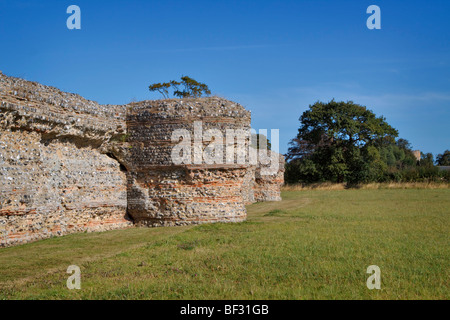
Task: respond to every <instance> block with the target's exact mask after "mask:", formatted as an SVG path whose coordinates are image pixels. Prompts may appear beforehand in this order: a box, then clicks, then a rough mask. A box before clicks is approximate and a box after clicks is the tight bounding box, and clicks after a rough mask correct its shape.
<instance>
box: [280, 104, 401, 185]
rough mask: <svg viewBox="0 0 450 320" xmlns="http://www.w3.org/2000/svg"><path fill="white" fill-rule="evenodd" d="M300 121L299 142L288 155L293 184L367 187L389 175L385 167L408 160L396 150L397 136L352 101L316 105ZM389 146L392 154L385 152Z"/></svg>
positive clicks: (382, 119)
mask: <svg viewBox="0 0 450 320" xmlns="http://www.w3.org/2000/svg"><path fill="white" fill-rule="evenodd" d="M299 120H300V124H301V125H300V128H299V130H298V134H297V137H296V138H294V139H292V140H291V142H290V147H289V150H288V153H287V155H286V158H287V160H288V166H287V168H286V177H287V180H288V182H297V181H298V180H304V181H305V180H306V181H310V182H312V181H325V180H327V181H336V182H343V181H348V182H360V181H366V180H370V179H371V178H372V176H374V175H378V174H379V173H380V172H382V171H384V170H386V167H387V164H386V162H388V161H390V162H392V163H394V162H396V161H397V159H398V158H401V157H405V155H404V151H403V155H402V153H401V151H400V150H403V149H402V148H401V147H398V146H396V145H395V138H396V137H397V135H398V132H397V130H396V129H394V128H393V127H391V126H390V125H389V124H388V123H387V122H386V119H385V118H384V117H377V116H376V115H375V114H374V113H373V112H372V111H371V110H369V109H367V108H366V107H364V106H361V105H358V104H355V103H353V102H352V101H348V102H337V101H334V100H332V101H330V102H328V103H323V102H316V103H315V104H313V105H310V106H309V109H308V110H307V111H305V112H304V113H303V114H302V116H301V117H300V119H299ZM405 141H406V140H399V143H400V144H405ZM406 143H407V142H406ZM385 146H390V148H391V149H390V150H384V149H383V147H385ZM394 149H395V150H394ZM395 153H397V154H395ZM289 180H290V181H289ZM292 180H294V181H292ZM295 180H297V181H295Z"/></svg>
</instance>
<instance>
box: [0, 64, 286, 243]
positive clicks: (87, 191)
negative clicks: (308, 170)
mask: <svg viewBox="0 0 450 320" xmlns="http://www.w3.org/2000/svg"><path fill="white" fill-rule="evenodd" d="M199 121H200V122H201V126H202V128H201V130H202V132H204V131H206V130H208V129H215V130H216V131H218V132H220V133H222V135H223V139H225V137H226V132H227V129H233V130H249V129H250V112H249V111H247V110H245V109H244V108H243V107H242V106H240V105H239V104H236V103H234V102H231V101H228V100H225V99H221V98H215V97H213V98H198V99H184V100H179V99H172V100H157V101H142V102H138V103H132V104H129V105H125V106H119V105H100V104H98V103H96V102H94V101H89V100H86V99H84V98H82V97H81V96H79V95H76V94H71V93H66V92H62V91H60V90H58V89H56V88H53V87H48V86H44V85H41V84H38V83H35V82H30V81H25V80H22V79H18V78H13V77H7V76H5V75H3V74H1V72H0V246H9V245H14V244H19V243H24V242H29V241H33V240H37V239H43V238H48V237H51V236H58V235H64V234H68V233H72V232H81V231H103V230H110V229H117V228H124V227H128V226H132V225H133V224H135V225H145V226H172V225H185V224H198V223H205V222H238V221H243V220H245V218H246V210H245V205H246V204H249V203H253V202H255V201H278V200H281V197H280V186H281V184H282V183H283V170H284V159H283V157H282V156H279V160H280V170H279V171H277V172H276V173H274V174H271V175H264V174H261V170H264V165H263V166H261V165H249V164H248V163H244V164H242V163H239V162H238V161H235V162H234V163H232V164H227V163H226V161H225V157H226V152H224V154H223V157H224V159H223V160H224V161H223V162H221V163H206V162H205V161H201V162H200V163H196V162H195V161H194V162H193V163H191V164H174V163H173V159H172V150H173V147H174V145H176V144H177V143H178V142H179V141H172V133H173V132H174V131H175V130H179V129H184V130H185V132H187V133H189V135H190V136H191V137H192V144H195V141H194V139H195V137H196V136H197V134H198V132H197V130H196V128H197V127H196V125H195V123H198V122H199ZM214 139H215V138H214ZM212 140H213V138H207V137H201V147H200V150H202V149H203V148H204V147H205V146H207V145H209V144H210V143H211V142H212ZM249 142H250V141H249V138H248V139H246V140H245V141H244V147H243V149H242V150H247V148H248V145H249ZM220 143H222V144H225V143H224V140H222V141H220ZM233 143H234V142H233ZM193 150H194V152H193V153H194V154H196V151H195V150H196V149H195V148H194V147H193ZM242 150H239V148H237V141H236V151H237V155H236V159H237V158H238V154H240V155H241V154H242ZM238 151H239V152H238ZM236 159H235V160H236Z"/></svg>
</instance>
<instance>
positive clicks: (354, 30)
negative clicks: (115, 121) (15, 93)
mask: <svg viewBox="0 0 450 320" xmlns="http://www.w3.org/2000/svg"><path fill="white" fill-rule="evenodd" d="M71 4H75V5H78V6H79V7H80V8H81V27H82V28H81V30H68V29H67V27H66V20H67V18H68V17H69V14H67V13H66V9H67V7H68V6H69V5H71ZM371 4H375V5H378V6H379V7H380V8H381V30H369V29H367V27H366V20H367V18H368V17H369V15H368V14H367V13H366V9H367V7H368V6H369V5H371ZM0 70H2V71H3V73H5V74H7V75H11V76H18V77H23V78H25V79H28V80H32V81H38V82H41V83H43V84H46V85H52V86H56V87H58V88H60V89H62V90H64V91H69V92H75V93H79V94H81V95H82V96H84V97H86V98H88V99H92V100H95V101H98V102H100V103H110V104H124V103H128V102H130V101H132V100H133V99H136V100H145V99H157V98H159V96H158V95H157V94H154V93H153V94H152V93H150V92H148V89H147V87H148V85H149V84H150V83H154V82H161V81H168V80H171V79H177V78H179V77H180V76H181V75H189V76H191V77H193V78H195V79H197V80H199V81H201V82H205V83H207V84H208V85H209V86H210V88H211V90H212V92H213V93H214V94H217V95H220V96H223V97H226V98H228V99H230V100H234V101H236V102H239V103H241V104H242V105H244V106H245V107H246V108H247V109H249V110H251V111H252V125H253V127H254V128H256V129H264V128H267V129H271V128H273V129H277V128H278V129H280V151H281V152H283V153H284V152H286V151H287V144H288V142H289V140H290V139H291V138H293V137H294V136H295V135H296V133H297V129H298V127H299V122H298V118H299V117H300V115H301V114H302V112H303V111H305V110H306V109H307V108H308V106H309V105H310V104H313V103H314V102H315V101H317V100H321V101H328V100H330V99H332V98H335V99H336V100H353V101H354V102H356V103H359V104H362V105H365V106H367V107H368V108H370V109H371V110H373V111H374V112H375V113H376V114H377V115H384V116H385V117H386V118H387V121H388V123H390V124H391V125H392V126H394V127H395V128H397V129H398V130H399V133H400V136H401V137H403V138H406V139H408V140H409V141H410V142H411V143H412V145H413V148H415V149H420V150H422V151H423V152H432V153H433V154H434V155H435V156H436V154H438V153H442V152H443V151H444V150H445V149H450V143H449V142H450V139H449V124H450V121H449V120H450V90H449V89H450V1H448V0H433V1H414V0H408V1H401V0H396V1H393V0H389V1H380V0H371V1H365V0H352V1H350V0H347V1H345V0H344V1H342V0H341V1H325V0H308V1H302V0H296V1H265V0H258V1H244V0H241V1H230V0H227V1H215V0H208V1H194V0H190V1H186V0H183V1H148V0H145V1H144V0H141V1H137V0H134V1H133V0H127V1H125V0H123V1H114V0H109V1H100V0H90V1H81V0H72V1H63V0H57V1H56V0H51V1H49V0H46V1H40V0H29V1H25V0H23V1H20V0H17V1H10V0H0Z"/></svg>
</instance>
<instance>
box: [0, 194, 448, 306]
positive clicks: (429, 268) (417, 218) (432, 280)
mask: <svg viewBox="0 0 450 320" xmlns="http://www.w3.org/2000/svg"><path fill="white" fill-rule="evenodd" d="M449 208H450V189H407V190H401V189H392V190H388V189H379V190H378V189H377V190H310V191H285V192H283V201H282V202H269V203H257V204H253V205H250V206H248V213H249V217H248V221H246V222H243V223H237V224H208V225H200V226H193V227H175V228H150V229H149V228H131V229H126V230H117V231H110V232H104V233H88V234H86V233H85V234H74V235H69V236H65V237H61V238H52V239H48V240H43V241H39V242H35V243H30V244H26V245H22V246H17V247H12V248H4V249H0V266H1V268H0V299H449V298H450V294H449V280H448V279H449V266H450V263H449V262H450V252H449V244H450V243H449V234H450V232H449V231H450V230H449V228H450V221H449V218H450V217H449V213H450V209H449ZM71 264H75V265H78V266H79V267H80V268H81V272H82V273H81V281H82V283H81V290H68V289H67V288H66V280H67V278H68V277H69V274H67V273H66V269H67V267H68V266H69V265H71ZM369 265H377V266H379V267H380V269H381V290H369V289H368V288H367V287H366V280H367V277H369V274H366V269H367V267H368V266H369Z"/></svg>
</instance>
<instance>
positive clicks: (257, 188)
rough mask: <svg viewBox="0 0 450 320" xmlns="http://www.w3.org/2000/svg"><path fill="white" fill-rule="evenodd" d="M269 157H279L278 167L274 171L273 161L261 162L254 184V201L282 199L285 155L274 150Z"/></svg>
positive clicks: (269, 153)
mask: <svg viewBox="0 0 450 320" xmlns="http://www.w3.org/2000/svg"><path fill="white" fill-rule="evenodd" d="M268 157H269V158H271V159H278V161H279V163H278V167H277V168H278V169H277V170H276V172H273V168H271V165H272V162H269V163H268V164H261V163H259V164H258V166H257V167H256V169H255V183H254V184H253V195H254V201H256V202H264V201H281V186H282V185H283V184H284V164H285V159H284V156H283V155H281V154H278V153H276V152H273V151H269V152H268Z"/></svg>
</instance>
